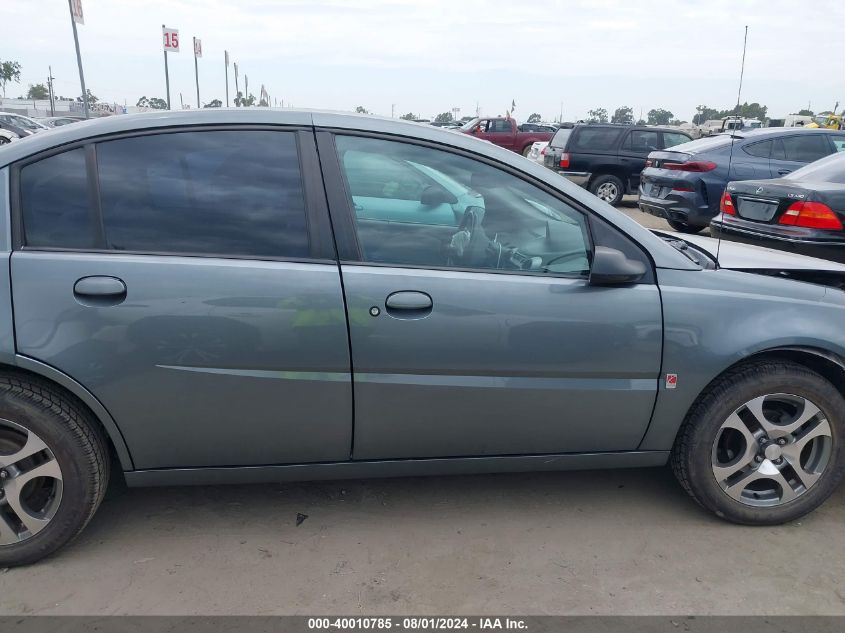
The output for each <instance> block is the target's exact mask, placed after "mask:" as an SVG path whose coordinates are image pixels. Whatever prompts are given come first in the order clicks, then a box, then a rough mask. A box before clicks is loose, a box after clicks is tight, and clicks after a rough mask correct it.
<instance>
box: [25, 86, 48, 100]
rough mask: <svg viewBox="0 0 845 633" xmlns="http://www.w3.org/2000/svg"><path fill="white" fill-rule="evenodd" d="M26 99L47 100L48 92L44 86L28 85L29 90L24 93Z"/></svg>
mask: <svg viewBox="0 0 845 633" xmlns="http://www.w3.org/2000/svg"><path fill="white" fill-rule="evenodd" d="M26 98H27V99H49V98H50V91H49V90H47V86H45V85H44V84H35V85H34V86H33V85H32V84H29V90H27V93H26Z"/></svg>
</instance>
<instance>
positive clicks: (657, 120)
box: [648, 108, 675, 125]
mask: <svg viewBox="0 0 845 633" xmlns="http://www.w3.org/2000/svg"><path fill="white" fill-rule="evenodd" d="M674 118H675V115H674V114H672V113H671V112H670V111H669V110H664V109H663V108H656V109H654V110H649V111H648V122H649V125H668V124H669V121H671V120H672V119H674Z"/></svg>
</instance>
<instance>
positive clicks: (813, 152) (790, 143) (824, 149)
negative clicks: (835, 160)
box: [772, 134, 830, 163]
mask: <svg viewBox="0 0 845 633" xmlns="http://www.w3.org/2000/svg"><path fill="white" fill-rule="evenodd" d="M828 154H830V144H829V143H828V141H827V138H825V136H823V135H821V134H805V135H800V136H794V135H793V136H784V137H783V138H779V139H776V140H775V143H774V146H773V148H772V158H774V159H777V160H791V161H795V162H798V163H811V162H813V161H814V160H818V159H819V158H821V157H822V156H827V155H828Z"/></svg>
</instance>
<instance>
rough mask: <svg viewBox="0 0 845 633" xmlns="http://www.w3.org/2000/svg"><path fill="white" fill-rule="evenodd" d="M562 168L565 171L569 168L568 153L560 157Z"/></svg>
mask: <svg viewBox="0 0 845 633" xmlns="http://www.w3.org/2000/svg"><path fill="white" fill-rule="evenodd" d="M560 166H561V167H563V168H564V169H565V168H567V167H569V154H568V153H567V152H564V153H563V154H561V155H560Z"/></svg>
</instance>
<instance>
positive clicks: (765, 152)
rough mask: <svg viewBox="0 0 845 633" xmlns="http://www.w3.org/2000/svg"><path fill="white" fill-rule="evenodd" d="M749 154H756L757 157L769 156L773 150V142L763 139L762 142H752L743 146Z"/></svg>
mask: <svg viewBox="0 0 845 633" xmlns="http://www.w3.org/2000/svg"><path fill="white" fill-rule="evenodd" d="M742 151H744V152H745V153H746V154H748V155H749V156H756V157H757V158H768V157H769V154H770V153H771V151H772V142H771V141H763V142H762V143H751V144H750V145H745V146H743V148H742Z"/></svg>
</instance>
